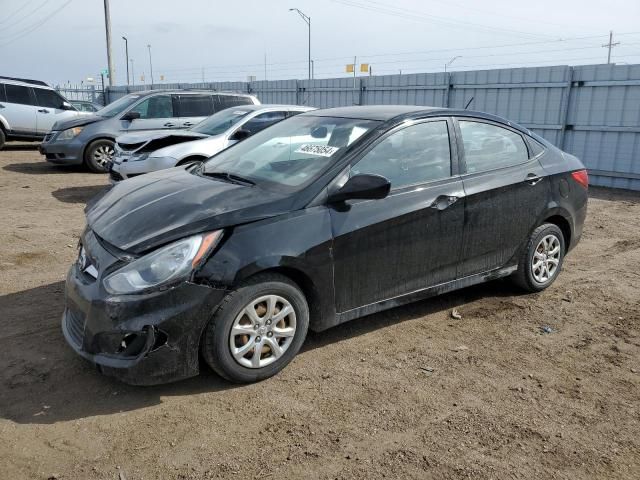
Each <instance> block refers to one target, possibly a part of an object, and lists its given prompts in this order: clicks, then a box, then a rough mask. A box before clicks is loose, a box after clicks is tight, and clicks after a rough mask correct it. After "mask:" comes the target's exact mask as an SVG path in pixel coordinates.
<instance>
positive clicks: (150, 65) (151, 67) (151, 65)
mask: <svg viewBox="0 0 640 480" xmlns="http://www.w3.org/2000/svg"><path fill="white" fill-rule="evenodd" d="M147 48H148V49H149V70H151V90H153V64H152V63H151V45H147Z"/></svg>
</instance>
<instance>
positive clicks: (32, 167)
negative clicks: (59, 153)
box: [2, 157, 86, 175]
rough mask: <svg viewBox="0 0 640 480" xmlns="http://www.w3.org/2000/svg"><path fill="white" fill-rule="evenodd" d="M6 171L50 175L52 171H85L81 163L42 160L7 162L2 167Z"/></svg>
mask: <svg viewBox="0 0 640 480" xmlns="http://www.w3.org/2000/svg"><path fill="white" fill-rule="evenodd" d="M2 169H3V170H6V171H8V172H16V173H24V174H27V175H50V174H52V173H86V170H85V169H84V168H83V166H82V165H53V164H52V163H49V162H47V161H45V160H44V157H43V160H42V161H39V162H29V163H26V162H21V163H9V164H8V165H5V166H4V167H2Z"/></svg>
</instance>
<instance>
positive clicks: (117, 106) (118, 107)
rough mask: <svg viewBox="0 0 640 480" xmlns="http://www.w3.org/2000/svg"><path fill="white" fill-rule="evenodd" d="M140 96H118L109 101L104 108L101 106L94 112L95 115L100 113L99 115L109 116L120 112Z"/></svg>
mask: <svg viewBox="0 0 640 480" xmlns="http://www.w3.org/2000/svg"><path fill="white" fill-rule="evenodd" d="M139 98H140V95H134V94H129V95H126V96H124V97H122V98H119V99H118V100H116V101H115V102H113V103H110V104H109V105H107V106H106V107H104V108H101V109H100V110H98V111H97V112H96V115H100V116H101V117H107V118H111V117H113V116H115V115H117V114H119V113H120V112H122V111H123V110H124V109H125V108H127V107H128V106H129V105H131V104H133V103H134V102H136V101H137V100H138V99H139Z"/></svg>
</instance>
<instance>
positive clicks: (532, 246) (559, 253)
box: [513, 223, 565, 292]
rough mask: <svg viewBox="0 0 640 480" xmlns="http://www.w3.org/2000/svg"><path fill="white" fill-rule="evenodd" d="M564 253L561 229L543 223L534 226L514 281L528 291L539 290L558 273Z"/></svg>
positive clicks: (549, 283) (545, 286) (546, 285)
mask: <svg viewBox="0 0 640 480" xmlns="http://www.w3.org/2000/svg"><path fill="white" fill-rule="evenodd" d="M564 254H565V242H564V235H563V234H562V230H560V228H558V226H557V225H554V224H552V223H545V224H542V225H540V226H539V227H538V228H536V229H535V230H534V231H533V233H532V234H531V237H530V238H529V241H528V242H527V246H526V248H525V249H524V252H523V253H522V256H521V257H520V262H519V264H518V271H517V272H516V273H515V274H514V277H513V279H514V281H515V283H516V284H518V285H519V286H520V287H522V288H524V289H525V290H527V291H529V292H540V291H542V290H544V289H545V288H547V287H548V286H549V285H551V284H552V283H553V282H554V281H555V279H556V278H557V277H558V274H559V273H560V269H561V268H562V262H563V260H564Z"/></svg>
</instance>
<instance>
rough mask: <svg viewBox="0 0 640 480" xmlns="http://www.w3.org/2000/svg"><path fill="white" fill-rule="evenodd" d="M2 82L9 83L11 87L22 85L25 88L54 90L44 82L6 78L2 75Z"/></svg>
mask: <svg viewBox="0 0 640 480" xmlns="http://www.w3.org/2000/svg"><path fill="white" fill-rule="evenodd" d="M0 82H2V83H9V84H11V85H22V86H25V87H38V88H46V89H48V90H53V88H52V87H50V86H49V85H47V84H46V83H45V82H43V81H42V80H31V79H29V78H15V77H4V76H1V75H0Z"/></svg>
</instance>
